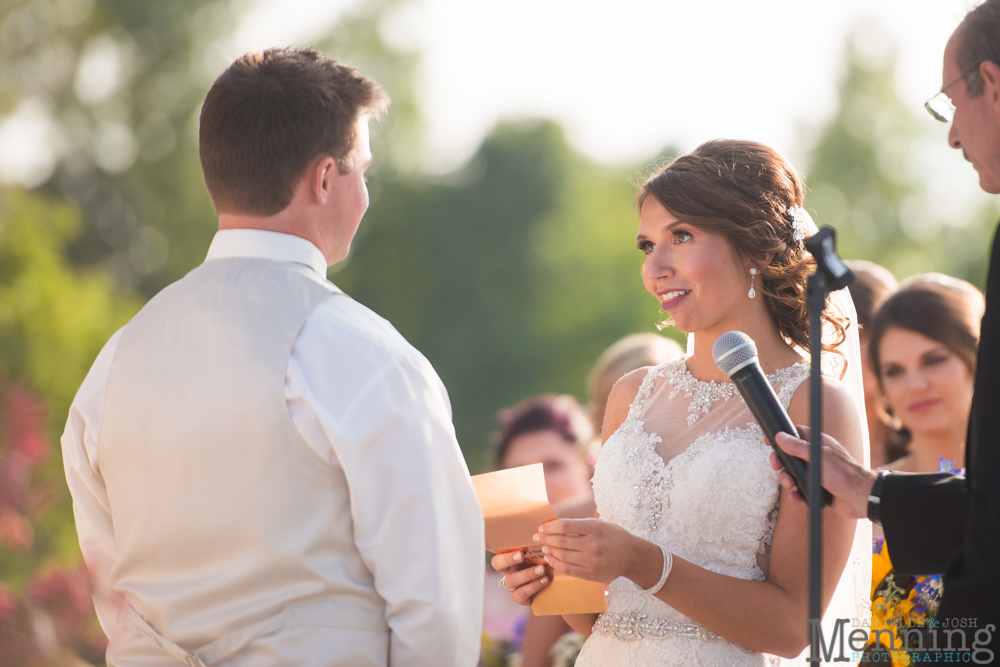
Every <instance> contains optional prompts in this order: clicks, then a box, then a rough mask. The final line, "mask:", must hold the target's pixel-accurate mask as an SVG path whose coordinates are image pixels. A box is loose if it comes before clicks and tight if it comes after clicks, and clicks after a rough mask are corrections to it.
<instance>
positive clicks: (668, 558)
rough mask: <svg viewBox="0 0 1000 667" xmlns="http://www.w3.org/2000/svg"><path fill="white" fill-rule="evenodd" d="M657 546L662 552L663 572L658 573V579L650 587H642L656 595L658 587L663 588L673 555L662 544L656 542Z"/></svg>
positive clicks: (671, 566) (672, 564)
mask: <svg viewBox="0 0 1000 667" xmlns="http://www.w3.org/2000/svg"><path fill="white" fill-rule="evenodd" d="M657 546H658V547H660V551H662V552H663V573H662V574H661V575H660V580H659V581H657V582H656V584H654V585H653V587H652V588H644V589H642V590H643V591H645V592H646V593H649V594H650V595H656V594H657V593H659V592H660V589H661V588H663V584H665V583H667V577H669V576H670V570H671V568H673V566H674V555H673V554H672V553H670V552H669V551H668V550H667V548H666V547H665V546H663V545H662V544H658V545H657Z"/></svg>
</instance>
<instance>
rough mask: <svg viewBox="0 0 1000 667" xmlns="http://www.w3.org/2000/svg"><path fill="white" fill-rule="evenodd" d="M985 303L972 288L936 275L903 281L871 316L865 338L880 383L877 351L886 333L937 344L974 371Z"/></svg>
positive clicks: (925, 275)
mask: <svg viewBox="0 0 1000 667" xmlns="http://www.w3.org/2000/svg"><path fill="white" fill-rule="evenodd" d="M984 308H985V302H984V301H983V294H982V292H980V291H979V290H978V289H976V288H975V287H974V286H973V285H972V284H970V283H967V282H965V281H964V280H959V279H958V278H952V277H951V276H945V275H942V274H940V273H925V274H922V275H919V276H913V277H912V278H909V279H907V280H905V281H904V282H903V284H902V286H901V287H900V288H899V290H897V291H896V293H895V294H893V295H892V296H890V297H889V298H888V299H886V301H885V303H883V304H882V307H881V308H879V310H878V312H877V313H876V314H875V319H874V321H873V322H872V325H871V328H870V330H869V332H868V335H869V340H870V342H869V345H868V348H869V352H870V354H871V360H872V367H873V368H874V369H875V373H876V374H877V375H878V378H879V384H881V383H882V367H881V366H882V364H881V354H880V350H879V347H880V345H881V343H882V339H883V338H884V337H885V334H886V332H888V331H889V330H890V329H893V328H900V329H907V330H909V331H913V332H915V333H918V334H920V335H921V336H925V337H927V338H930V339H931V340H933V341H937V342H938V343H941V344H942V345H944V346H945V347H947V348H948V349H949V350H951V351H952V352H953V353H955V354H956V355H958V357H959V358H961V359H962V361H964V362H965V365H966V366H968V367H969V370H970V371H972V372H973V373H975V371H976V351H977V349H978V348H979V326H980V321H981V320H982V317H983V310H984Z"/></svg>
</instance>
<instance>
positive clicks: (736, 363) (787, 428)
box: [712, 331, 833, 507]
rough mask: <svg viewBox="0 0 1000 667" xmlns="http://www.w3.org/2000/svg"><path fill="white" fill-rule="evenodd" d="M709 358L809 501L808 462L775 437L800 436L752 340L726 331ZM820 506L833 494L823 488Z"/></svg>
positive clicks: (807, 501)
mask: <svg viewBox="0 0 1000 667" xmlns="http://www.w3.org/2000/svg"><path fill="white" fill-rule="evenodd" d="M712 357H714V358H715V365H716V366H718V367H719V370H721V371H722V372H723V373H725V374H726V375H728V376H729V378H730V379H731V380H732V381H733V384H735V385H736V388H737V389H738V390H739V392H740V395H741V396H742V397H743V401H744V402H745V403H746V404H747V407H748V408H750V412H751V413H752V414H753V416H754V419H756V420H757V423H758V424H760V428H761V430H763V431H764V435H766V436H767V440H768V442H769V443H771V447H772V448H773V449H774V452H775V454H777V455H778V460H779V461H781V465H783V466H784V467H785V471H786V472H788V474H789V475H791V476H792V479H793V480H795V486H797V487H799V493H800V494H801V495H802V499H803V500H805V501H806V504H808V503H809V464H808V463H806V462H805V461H803V460H802V459H800V458H798V457H797V456H792V455H791V454H788V453H787V452H785V451H784V450H783V449H781V448H780V447H778V443H777V441H776V440H775V437H776V436H777V435H778V434H779V433H788V434H789V435H792V436H795V437H796V438H797V437H799V432H798V431H797V430H796V429H795V426H794V425H793V424H792V420H791V419H789V417H788V413H787V412H785V408H783V407H782V406H781V402H780V401H779V400H778V396H777V394H775V393H774V388H773V387H772V386H771V383H770V382H768V381H767V377H765V376H764V371H762V370H761V369H760V363H759V362H758V361H757V346H756V345H755V344H754V342H753V339H751V338H750V336H748V335H746V334H745V333H743V332H742V331H729V332H727V333H724V334H722V335H721V336H719V338H718V340H716V341H715V345H714V346H713V347H712ZM822 495H823V507H826V506H827V505H829V504H830V503H832V502H833V496H831V495H830V492H829V491H827V490H826V489H823V494H822Z"/></svg>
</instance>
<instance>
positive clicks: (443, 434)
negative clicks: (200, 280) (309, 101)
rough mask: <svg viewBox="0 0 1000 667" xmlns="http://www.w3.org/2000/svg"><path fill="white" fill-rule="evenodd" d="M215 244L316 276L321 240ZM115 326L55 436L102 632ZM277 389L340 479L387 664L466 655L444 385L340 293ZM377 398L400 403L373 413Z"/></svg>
mask: <svg viewBox="0 0 1000 667" xmlns="http://www.w3.org/2000/svg"><path fill="white" fill-rule="evenodd" d="M227 257H253V258H265V259H271V260H275V261H280V262H293V263H299V264H302V265H305V266H307V267H309V268H310V269H312V270H313V271H315V272H316V273H317V274H318V275H319V276H320V277H322V278H323V279H325V277H326V261H325V259H324V257H323V254H322V253H321V252H320V250H319V249H318V248H316V247H315V246H314V245H313V244H312V243H310V242H308V241H306V240H304V239H302V238H299V237H296V236H291V235H286V234H278V233H274V232H266V231H260V230H249V229H233V230H223V231H220V232H218V233H217V234H216V236H215V238H214V240H213V241H212V244H211V247H210V248H209V251H208V256H207V258H206V261H210V260H212V259H216V258H227ZM126 326H127V325H126ZM121 333H122V331H121V330H120V331H118V332H117V333H116V334H115V335H114V336H112V337H111V339H110V340H109V341H108V343H107V344H106V345H105V347H104V349H102V350H101V352H100V354H99V355H98V357H97V360H96V361H95V362H94V365H93V367H92V368H91V369H90V372H89V373H88V375H87V377H86V379H85V380H84V382H83V385H82V386H81V387H80V390H79V392H78V393H77V396H76V398H75V399H74V401H73V404H72V406H71V408H70V413H69V419H68V422H67V425H66V430H65V432H64V434H63V437H62V447H63V456H64V461H65V468H66V478H67V482H68V484H69V488H70V491H71V493H72V496H73V509H74V513H75V516H76V524H77V531H78V534H79V539H80V544H81V547H82V550H83V555H84V559H85V560H86V562H87V565H88V568H89V569H90V572H91V575H92V576H93V578H94V582H95V596H94V598H95V606H96V608H97V614H98V617H99V619H100V621H101V625H102V627H103V628H104V630H105V632H106V633H107V634H108V636H109V637H111V638H112V641H113V640H114V637H115V636H116V634H117V633H120V632H122V631H123V628H122V627H121V623H122V619H121V615H120V611H121V608H122V604H123V602H122V600H121V598H120V596H118V595H117V594H116V593H115V591H112V590H111V589H110V586H109V585H108V581H109V570H110V568H111V567H112V566H113V564H114V563H115V560H116V553H117V545H116V542H115V535H114V530H113V523H112V516H111V514H110V511H109V502H108V495H107V490H106V488H105V486H104V482H103V479H102V476H101V471H100V468H99V465H98V461H99V459H98V442H99V435H100V430H101V420H102V414H103V409H104V396H105V392H106V387H107V382H108V375H109V371H110V368H111V364H112V360H113V358H114V355H115V349H116V346H117V344H118V341H119V339H120V337H121ZM358 388H360V389H358ZM285 396H286V401H287V405H288V410H289V413H290V415H291V417H292V421H293V423H294V425H295V428H296V429H297V430H298V432H299V433H300V435H301V436H302V438H303V439H304V441H305V442H306V444H307V445H308V446H309V447H310V449H311V450H312V451H314V452H315V454H316V456H317V459H318V460H317V465H322V464H323V463H326V464H329V465H334V466H337V467H339V468H342V469H343V471H344V474H345V476H346V478H347V480H348V483H349V486H350V493H351V511H352V515H353V521H354V539H355V543H356V545H357V548H358V551H359V552H360V554H361V556H362V559H363V560H364V562H365V565H366V566H367V567H368V568H369V570H370V571H371V572H372V574H373V577H374V582H375V588H376V590H377V592H378V594H379V595H380V596H381V597H382V598H383V599H384V600H385V602H386V622H387V624H388V626H389V628H390V664H392V665H449V664H468V665H470V667H471V665H473V664H475V662H476V660H477V658H478V654H479V643H480V637H481V629H482V618H481V613H482V590H483V568H482V551H483V527H482V517H481V514H480V510H479V506H478V504H477V503H476V502H475V496H474V494H472V488H471V483H470V482H469V479H468V468H467V467H466V466H465V462H464V460H462V459H461V456H460V454H458V455H456V456H450V455H448V456H444V457H442V456H441V452H442V451H445V452H451V451H455V452H456V453H457V452H460V450H459V449H458V443H457V442H456V440H455V434H454V428H453V426H452V422H451V406H450V402H449V399H448V395H447V392H446V390H445V387H444V385H443V384H442V383H441V381H440V379H439V378H438V376H437V374H436V373H435V372H434V370H433V368H432V367H431V365H430V363H429V362H428V361H427V360H426V359H425V358H424V357H423V355H421V354H420V353H419V352H418V351H417V350H416V349H414V348H413V347H412V346H411V345H409V344H408V343H407V342H406V341H405V339H403V337H402V336H401V335H400V334H399V333H398V332H397V331H396V330H395V329H394V328H393V327H392V325H391V324H389V323H388V322H387V321H386V320H384V319H382V318H381V317H379V316H377V315H375V314H374V313H373V312H372V311H370V310H369V309H367V308H365V307H364V306H362V305H360V304H358V303H357V302H356V301H354V300H352V299H349V298H330V299H326V300H325V301H323V302H322V304H321V305H320V306H319V307H318V308H317V309H316V310H315V311H314V312H313V313H312V314H311V315H310V316H309V318H308V319H307V321H306V323H305V325H304V326H303V328H302V330H301V331H300V333H299V335H298V337H297V338H296V340H295V344H294V346H293V348H292V351H291V356H290V359H289V362H288V368H287V373H286V377H285ZM389 405H391V406H401V405H402V406H406V409H407V411H408V414H407V415H405V416H404V417H403V418H400V417H399V415H398V414H396V413H393V414H392V415H391V416H390V417H388V418H384V419H380V410H383V409H384V406H389ZM373 424H374V425H375V426H376V428H373ZM442 443H444V445H445V446H444V447H442ZM449 459H453V460H449ZM415 517H426V520H421V519H420V518H417V520H415ZM427 599H435V600H438V601H440V603H439V604H438V606H437V608H435V609H434V610H433V612H431V613H428V611H427V608H426V605H418V604H412V601H414V600H427Z"/></svg>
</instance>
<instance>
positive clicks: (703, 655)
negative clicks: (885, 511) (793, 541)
mask: <svg viewBox="0 0 1000 667" xmlns="http://www.w3.org/2000/svg"><path fill="white" fill-rule="evenodd" d="M807 377H809V364H808V363H805V362H802V363H798V364H795V365H793V366H789V367H787V368H784V369H781V370H779V371H777V372H776V373H774V374H772V375H770V376H768V380H769V381H770V383H771V385H772V386H773V387H774V389H775V392H776V393H777V394H778V399H779V400H780V401H781V403H782V405H784V406H785V409H788V405H789V403H790V402H791V400H792V396H793V395H794V393H795V391H796V389H797V388H798V387H799V385H801V383H802V381H803V380H805V379H806V378H807ZM769 456H770V447H768V446H767V445H766V444H765V443H764V441H763V435H762V432H761V430H760V427H759V426H758V425H757V423H756V421H755V420H754V418H753V416H752V415H751V414H750V411H749V409H748V408H747V407H746V404H745V403H744V402H743V399H742V398H741V397H740V396H739V394H738V392H737V390H736V386H735V385H734V384H732V383H730V382H723V383H716V382H704V381H701V380H698V379H696V378H695V377H694V376H693V375H691V373H690V372H689V371H688V370H687V366H686V363H685V360H684V359H678V360H675V361H670V362H667V363H665V364H662V365H660V366H656V367H653V368H651V369H650V370H649V371H648V373H647V374H646V377H645V378H644V379H643V381H642V384H641V385H640V387H639V391H638V392H637V394H636V397H635V400H634V401H633V402H632V405H631V406H630V408H629V413H628V416H627V417H626V419H625V421H624V422H623V423H622V425H621V426H620V427H619V428H618V430H617V431H615V432H614V433H613V434H612V435H611V437H609V438H608V440H607V442H606V443H605V444H604V447H603V448H602V449H601V452H600V455H599V457H598V460H597V466H596V470H595V473H594V479H593V484H594V497H595V500H596V501H597V508H598V511H599V512H600V514H601V517H602V518H603V519H604V520H605V521H610V522H612V523H615V524H617V525H620V526H622V527H623V528H625V529H626V530H628V531H629V532H631V533H632V534H634V535H637V536H639V537H642V538H644V539H647V540H650V541H652V542H655V543H657V544H662V545H664V546H666V547H667V548H668V549H670V551H671V552H673V553H674V554H675V555H677V556H679V557H681V558H684V559H685V560H688V561H690V562H692V563H694V564H696V565H699V566H701V567H703V568H706V569H708V570H711V571H713V572H718V573H721V574H726V575H729V576H733V577H739V578H741V579H752V580H756V581H764V580H765V579H766V568H767V555H768V554H769V552H770V544H771V537H772V535H773V533H774V524H775V521H776V519H777V511H778V499H779V496H780V493H779V491H780V488H779V485H778V476H777V473H776V472H775V471H774V470H772V469H771V464H770V459H769ZM770 662H772V660H771V658H770V656H766V655H764V654H761V653H754V652H752V651H748V650H746V649H743V648H741V647H739V646H737V645H736V644H733V643H732V642H730V641H728V640H726V639H724V638H722V637H720V636H719V635H716V634H714V633H712V632H710V631H709V630H707V629H706V628H704V627H702V626H700V625H698V624H696V623H694V622H692V621H691V619H689V618H687V617H686V616H684V615H683V614H681V613H680V612H678V611H676V610H674V609H673V608H672V607H671V606H669V605H668V604H666V603H665V602H662V601H661V600H659V599H658V598H656V597H654V596H652V595H650V594H648V593H645V592H643V591H642V589H640V588H639V587H638V586H636V585H635V584H634V583H632V581H630V580H628V579H625V578H619V579H616V580H615V581H613V582H611V587H610V592H609V594H608V612H607V613H605V614H602V615H601V617H600V618H599V619H598V622H597V624H596V625H595V626H594V632H593V634H592V635H591V636H590V638H588V640H587V642H586V644H584V647H583V650H582V651H581V653H580V657H579V658H578V659H577V663H576V664H577V666H578V667H594V666H597V665H616V666H619V665H621V666H627V665H636V666H640V665H641V666H643V667H651V666H654V665H719V666H720V667H721V666H723V665H724V666H726V667H733V666H736V665H766V664H769V663H770Z"/></svg>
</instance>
